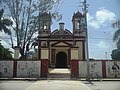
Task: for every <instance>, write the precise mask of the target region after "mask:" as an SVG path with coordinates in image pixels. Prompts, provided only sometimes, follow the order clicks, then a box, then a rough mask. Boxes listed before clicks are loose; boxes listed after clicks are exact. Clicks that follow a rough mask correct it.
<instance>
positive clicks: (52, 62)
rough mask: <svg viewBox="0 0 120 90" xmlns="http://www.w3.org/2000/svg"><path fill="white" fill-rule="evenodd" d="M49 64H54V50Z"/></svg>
mask: <svg viewBox="0 0 120 90" xmlns="http://www.w3.org/2000/svg"><path fill="white" fill-rule="evenodd" d="M51 56H52V57H51V64H55V49H52V55H51Z"/></svg>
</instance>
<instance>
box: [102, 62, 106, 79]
mask: <svg viewBox="0 0 120 90" xmlns="http://www.w3.org/2000/svg"><path fill="white" fill-rule="evenodd" d="M102 77H103V78H106V61H102Z"/></svg>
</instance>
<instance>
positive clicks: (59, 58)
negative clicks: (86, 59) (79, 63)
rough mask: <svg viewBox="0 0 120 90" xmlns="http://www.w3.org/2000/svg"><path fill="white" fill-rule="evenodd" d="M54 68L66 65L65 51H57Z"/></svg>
mask: <svg viewBox="0 0 120 90" xmlns="http://www.w3.org/2000/svg"><path fill="white" fill-rule="evenodd" d="M55 67H56V68H66V67H67V54H66V53H65V52H62V51H61V52H58V53H57V55H56V66H55Z"/></svg>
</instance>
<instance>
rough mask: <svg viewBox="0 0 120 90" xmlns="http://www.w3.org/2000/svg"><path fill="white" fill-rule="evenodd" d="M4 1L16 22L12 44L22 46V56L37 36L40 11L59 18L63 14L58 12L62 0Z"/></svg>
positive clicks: (11, 36)
mask: <svg viewBox="0 0 120 90" xmlns="http://www.w3.org/2000/svg"><path fill="white" fill-rule="evenodd" d="M2 2H3V3H5V4H6V6H7V8H8V10H9V12H10V13H9V16H10V17H11V18H12V20H13V22H14V25H13V28H12V29H13V31H12V32H13V33H12V34H11V35H10V38H11V45H12V47H14V46H18V47H20V53H21V55H22V56H24V55H25V52H26V51H27V50H29V45H30V44H31V43H32V42H33V41H34V36H37V35H36V32H37V24H38V15H39V13H43V12H50V13H51V15H52V17H53V18H54V19H58V20H59V19H60V16H61V15H60V14H59V12H58V9H59V5H60V0H9V1H8V0H2ZM14 36H15V37H14ZM15 40H16V42H15ZM16 43H17V45H16Z"/></svg>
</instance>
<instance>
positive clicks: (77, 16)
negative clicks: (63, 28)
mask: <svg viewBox="0 0 120 90" xmlns="http://www.w3.org/2000/svg"><path fill="white" fill-rule="evenodd" d="M72 23H73V34H74V35H75V36H80V35H82V34H83V33H84V32H85V26H86V25H85V16H84V15H83V14H82V13H80V12H79V11H78V12H77V13H74V14H73V17H72Z"/></svg>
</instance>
